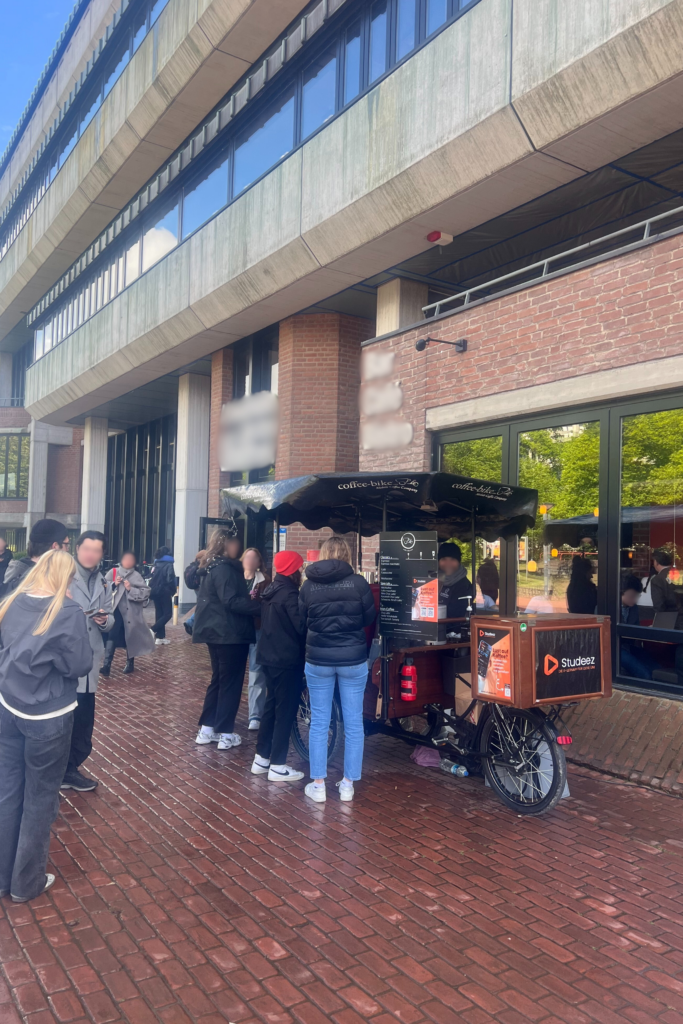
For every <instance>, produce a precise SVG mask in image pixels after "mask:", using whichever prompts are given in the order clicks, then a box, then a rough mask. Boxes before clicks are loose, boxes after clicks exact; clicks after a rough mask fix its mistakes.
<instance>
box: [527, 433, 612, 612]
mask: <svg viewBox="0 0 683 1024" xmlns="http://www.w3.org/2000/svg"><path fill="white" fill-rule="evenodd" d="M599 466H600V424H599V423H573V424H570V425H568V426H564V427H548V428H546V429H544V430H533V431H528V432H525V433H522V434H520V435H519V485H520V487H533V488H534V489H535V490H537V491H538V503H539V510H538V516H537V519H536V526H535V527H534V529H533V530H529V532H528V533H527V534H526V536H525V537H523V538H521V541H520V545H519V567H518V579H517V607H518V609H519V610H520V611H534V612H537V613H540V614H549V613H552V612H575V613H580V614H593V613H594V612H595V610H596V606H597V572H598V514H599V508H598V502H599Z"/></svg>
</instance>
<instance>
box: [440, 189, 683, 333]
mask: <svg viewBox="0 0 683 1024" xmlns="http://www.w3.org/2000/svg"><path fill="white" fill-rule="evenodd" d="M672 217H678V218H679V219H680V220H681V221H682V222H683V206H677V207H676V208H675V209H674V210H667V211H666V213H658V214H657V215H656V216H654V217H648V219H647V220H642V221H639V222H638V223H637V224H631V225H630V226H629V227H627V228H620V229H619V230H618V231H612V232H611V233H610V234H609V235H601V236H600V238H594V239H593V241H592V242H584V243H583V244H582V245H577V246H575V247H574V248H573V249H565V250H564V251H563V252H558V253H556V254H555V255H554V256H548V257H547V258H546V259H544V260H539V261H538V262H537V263H530V264H527V266H524V267H520V268H519V269H518V270H512V271H511V272H510V273H509V274H503V275H502V277H496V278H494V279H493V280H492V281H485V282H484V283H483V284H477V285H474V286H473V287H472V288H467V289H465V290H464V291H461V292H456V293H455V294H454V295H449V296H448V297H447V298H445V299H439V301H438V302H431V303H429V305H427V306H423V307H422V312H423V313H424V315H425V319H428V318H433V317H436V316H439V315H440V314H441V313H442V312H443V307H444V306H449V305H450V304H451V303H455V302H459V303H460V305H459V306H458V307H457V309H464V308H465V307H466V306H470V305H472V303H473V302H476V301H477V300H481V299H483V298H489V297H492V296H489V295H482V294H481V293H483V292H484V293H485V292H491V291H493V292H494V293H496V294H499V293H502V292H505V291H514V290H515V289H516V288H528V287H530V286H531V285H534V284H540V283H541V282H542V281H544V280H548V279H551V278H552V277H554V276H556V275H558V274H564V273H567V272H569V271H575V270H580V269H581V267H584V266H589V265H590V264H591V263H593V262H595V261H596V260H598V259H600V258H601V257H602V256H610V257H613V256H616V255H618V254H619V253H620V252H628V251H629V250H630V249H636V248H638V246H641V245H643V244H644V243H648V244H651V243H653V242H656V241H658V240H660V239H663V238H667V237H669V236H670V235H675V234H678V233H679V232H681V231H683V223H681V224H680V225H679V226H677V227H674V228H669V229H667V230H666V231H660V232H657V233H654V232H653V231H652V226H653V224H658V223H659V222H660V221H662V220H667V219H670V218H672ZM635 232H639V233H640V236H641V237H640V238H637V239H636V240H635V241H633V242H629V243H627V244H626V245H622V246H615V247H614V248H611V247H610V246H609V244H608V243H610V242H611V241H612V240H613V239H618V238H623V237H624V236H625V235H630V234H634V233H635ZM605 246H607V248H606V249H605V252H604V253H602V254H600V255H599V256H595V257H593V258H590V259H583V260H577V261H575V262H574V261H572V262H570V263H568V264H567V266H565V267H561V268H560V269H557V270H553V269H552V267H553V266H554V265H555V264H557V263H560V262H561V261H562V260H567V259H568V258H569V257H572V256H574V255H575V254H576V253H580V252H583V253H585V252H588V251H590V250H595V249H598V248H599V247H605ZM535 270H540V273H538V274H536V275H534V276H532V277H530V278H528V279H527V280H524V281H523V282H521V283H520V284H518V285H512V286H511V285H510V282H512V281H514V279H515V278H519V277H522V275H524V274H532V275H533V272H534V271H535ZM456 311H457V310H450V312H456Z"/></svg>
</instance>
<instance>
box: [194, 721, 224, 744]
mask: <svg viewBox="0 0 683 1024" xmlns="http://www.w3.org/2000/svg"><path fill="white" fill-rule="evenodd" d="M219 740H220V736H219V735H218V733H217V732H214V731H213V728H212V727H211V726H210V725H202V726H200V729H199V732H198V733H197V739H196V740H195V743H199V744H200V745H201V744H204V743H218V741H219Z"/></svg>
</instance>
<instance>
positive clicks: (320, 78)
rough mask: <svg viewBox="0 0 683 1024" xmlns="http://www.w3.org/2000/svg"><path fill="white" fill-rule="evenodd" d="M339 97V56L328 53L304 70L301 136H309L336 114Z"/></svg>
mask: <svg viewBox="0 0 683 1024" xmlns="http://www.w3.org/2000/svg"><path fill="white" fill-rule="evenodd" d="M336 99H337V57H336V54H335V53H326V54H324V56H322V57H320V58H319V60H317V61H315V62H314V63H313V64H311V65H310V67H308V68H306V70H305V71H304V80H303V88H302V97H301V137H302V139H306V138H308V136H309V135H310V134H311V132H314V131H315V130H316V128H319V127H320V125H321V124H324V123H325V121H327V120H328V119H329V118H330V117H332V116H333V115H334V112H335V109H336Z"/></svg>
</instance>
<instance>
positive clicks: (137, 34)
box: [131, 10, 147, 53]
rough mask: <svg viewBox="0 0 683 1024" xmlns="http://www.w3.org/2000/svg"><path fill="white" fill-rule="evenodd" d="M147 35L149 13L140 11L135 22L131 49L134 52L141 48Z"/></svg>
mask: <svg viewBox="0 0 683 1024" xmlns="http://www.w3.org/2000/svg"><path fill="white" fill-rule="evenodd" d="M146 35H147V11H146V10H143V11H140V13H139V14H138V16H137V18H136V20H135V21H134V22H133V45H132V47H131V49H132V52H133V53H135V51H136V50H137V49H138V47H139V46H140V43H141V42H142V40H143V39H144V38H145V36H146Z"/></svg>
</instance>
